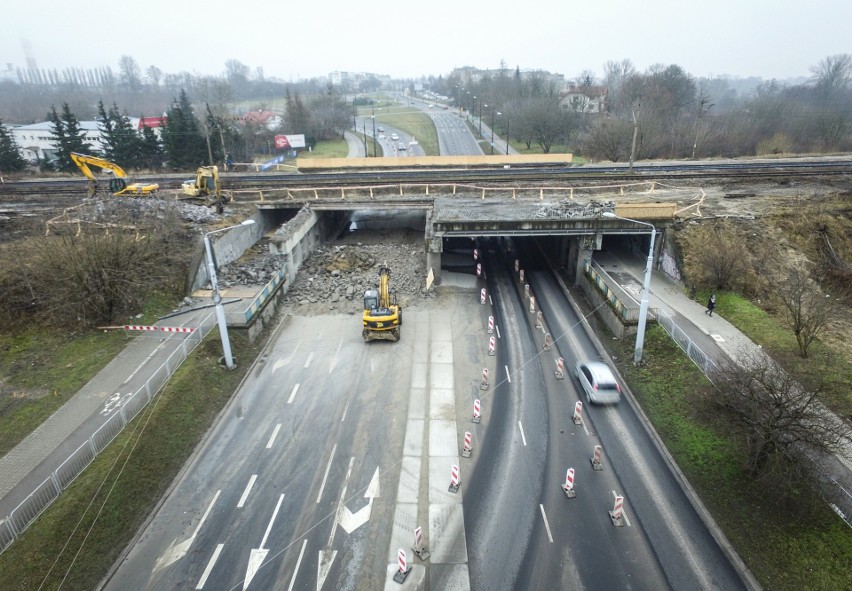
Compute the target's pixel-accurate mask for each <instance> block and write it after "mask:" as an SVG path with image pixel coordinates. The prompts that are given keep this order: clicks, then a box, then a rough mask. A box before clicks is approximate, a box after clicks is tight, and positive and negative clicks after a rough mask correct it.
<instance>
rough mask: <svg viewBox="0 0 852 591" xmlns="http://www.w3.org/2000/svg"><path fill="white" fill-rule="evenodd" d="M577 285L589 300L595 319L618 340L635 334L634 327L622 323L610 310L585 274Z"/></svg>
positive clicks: (633, 325) (581, 274)
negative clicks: (593, 309) (604, 325)
mask: <svg viewBox="0 0 852 591" xmlns="http://www.w3.org/2000/svg"><path fill="white" fill-rule="evenodd" d="M578 285H579V286H580V289H582V290H583V293H584V294H586V299H588V300H589V302H590V303H591V305H592V307H593V308H595V310H596V311H595V314H596V315H597V317H598V318H599V319H600V320H601V322H603V323H604V324H606V326H607V328H609V329H610V330H611V331H612V333H613V334H614V335H615V336H617V337H618V338H620V339H623V338H624V337H626V336H631V335H635V334H636V325H635V324H628V325H625V324H623V323H622V321H621V319H620V318H619V317H618V315H617V314H616V313H615V312H614V311H613V309H612V308H610V306H609V303H608V302H607V301H606V298H604V296H603V294H602V293H601V292H600V291H599V290H598V288H597V286H596V285H595V284H594V283H592V281H591V280H590V279H589V276H588V275H586V274H585V273H580V275H579V281H578Z"/></svg>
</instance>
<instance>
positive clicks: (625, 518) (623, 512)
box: [612, 491, 631, 527]
mask: <svg viewBox="0 0 852 591" xmlns="http://www.w3.org/2000/svg"><path fill="white" fill-rule="evenodd" d="M617 496H618V495H617V494H615V491H612V500H613V501H615V497H617ZM621 498H622V499H624V497H621ZM621 517H622V518H623V519H624V523H626V524H627V527H631V525H630V520H629V519H627V511H625V510H624V501H622V502H621Z"/></svg>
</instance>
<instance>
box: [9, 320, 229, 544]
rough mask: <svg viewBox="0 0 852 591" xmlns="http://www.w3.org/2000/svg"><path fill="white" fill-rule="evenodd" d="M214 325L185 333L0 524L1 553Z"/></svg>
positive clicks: (151, 396) (204, 323) (203, 324)
mask: <svg viewBox="0 0 852 591" xmlns="http://www.w3.org/2000/svg"><path fill="white" fill-rule="evenodd" d="M215 326H216V319H215V317H214V315H213V313H212V312H211V313H210V314H208V315H207V316H205V317H204V319H203V320H202V321H201V322H200V323H199V326H198V329H197V330H196V331H195V332H193V333H189V334H187V336H186V337H185V338H184V340H183V341H181V344H180V346H179V347H178V348H177V349H175V350H174V351H173V352H172V354H171V355H169V357H168V358H167V359H166V361H165V362H164V363H163V364H162V365H160V366H159V367H158V368H157V369H156V370H154V373H153V374H152V375H151V377H149V378H148V380H146V381H145V384H143V385H142V386H141V387H140V388H139V389H138V390H136V392H134V393H133V394H132V395H131V396H130V397H129V398H128V399H127V400H126V401H125V402H124V404H123V405H122V406H121V409H120V410H119V412H116V413H115V414H113V415H112V416H111V417H110V418H109V419H107V421H106V422H105V423H104V424H103V425H101V426H100V427H99V428H98V429H97V430H96V431H95V432H94V433H92V435H91V436H90V437H89V438H88V439H87V440H86V441H85V442H83V444H82V445H80V447H78V448H77V449H76V450H75V451H74V452H73V453H72V454H71V455H70V456H68V458H67V459H66V460H65V461H64V462H62V464H60V465H59V467H58V468H57V469H56V470H55V471H54V472H53V473H51V474H50V476H48V477H47V478H45V479H44V481H43V482H42V483H41V484H39V485H38V486H37V487H36V488H35V490H33V492H31V493H30V494H29V495H28V496H27V498H25V499H24V500H23V501H21V502H20V504H18V506H17V507H15V508H14V509H13V510H12V512H11V513H9V515H8V516H7V517H6V518H5V519H4V520H3V521H0V552H3V551H4V550H6V548H8V547H9V546H10V545H11V544H12V542H14V541H15V539H16V538H17V537H18V536H19V535H20V534H21V532H23V531H24V530H25V529H27V527H29V525H30V524H31V523H32V522H33V521H35V519H36V518H37V517H38V516H39V515H41V513H42V512H43V511H44V510H45V509H47V507H48V506H50V504H51V503H52V502H53V501H54V500H56V498H57V497H59V494H60V493H61V492H62V491H63V490H64V489H66V488H67V487H68V485H70V484H71V483H72V482H73V481H74V479H75V478H77V476H79V475H80V473H82V472H83V470H85V469H86V467H87V466H88V465H89V464H91V463H92V460H94V459H95V457H96V456H97V455H98V454H99V453H101V452H102V451H103V450H104V448H106V446H107V445H109V444H110V442H112V440H113V439H115V438H116V437H117V436H118V434H119V433H121V431H122V430H123V429H124V427H126V426H127V424H128V423H130V421H132V420H133V419H134V418H135V417H136V416H137V415H138V414H139V413H140V412H142V409H144V408H145V406H147V405H148V403H149V402H151V401H152V400H153V399H154V397H155V396H156V395H157V394H159V392H160V390H162V388H163V386H165V385H166V382H168V380H169V378H170V377H171V376H172V374H173V373H174V372H175V370H177V368H178V367H180V365H181V363H183V362H184V360H186V358H187V357H188V356H189V354H190V353H191V352H192V351H193V350H194V349H195V347H197V346H198V344H199V343H201V341H202V340H203V339H204V337H205V336H206V335H207V334H208V333H209V332H210V331H211V330H212V329H213V328H214V327H215Z"/></svg>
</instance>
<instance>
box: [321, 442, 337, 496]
mask: <svg viewBox="0 0 852 591" xmlns="http://www.w3.org/2000/svg"><path fill="white" fill-rule="evenodd" d="M335 452H337V444H336V443H335V444H334V446H333V447H332V448H331V457H329V458H328V466H326V467H325V476H323V477H322V484H321V485H320V489H319V494H318V495H317V503H318V504H319V502H320V499H321V498H322V491H323V489H324V488H325V481H326V480H328V472H329V470H331V462H332V460H334V454H335Z"/></svg>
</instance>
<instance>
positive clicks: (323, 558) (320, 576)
mask: <svg viewBox="0 0 852 591" xmlns="http://www.w3.org/2000/svg"><path fill="white" fill-rule="evenodd" d="M335 447H336V446H335ZM354 463H355V458H354V457H352V458H349V469H348V470H347V471H346V478H345V479H344V481H343V492H342V493H341V495H340V500H339V501H338V502H337V512H336V513H335V515H334V523H332V524H331V532H330V533H329V534H328V543H326V545H325V549H324V550H320V551H319V562H318V563H317V591H320V589H322V586H323V583H325V579H326V578H327V577H328V573H329V571H331V564H332V563H333V562H334V559H335V558H337V550H332V549H331V545H332V544H333V543H334V534H335V532H337V518H338V516H339V515H340V508H341V507H342V506H343V501H344V500H345V499H346V488H347V487H348V486H349V477H350V476H352V464H354Z"/></svg>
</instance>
